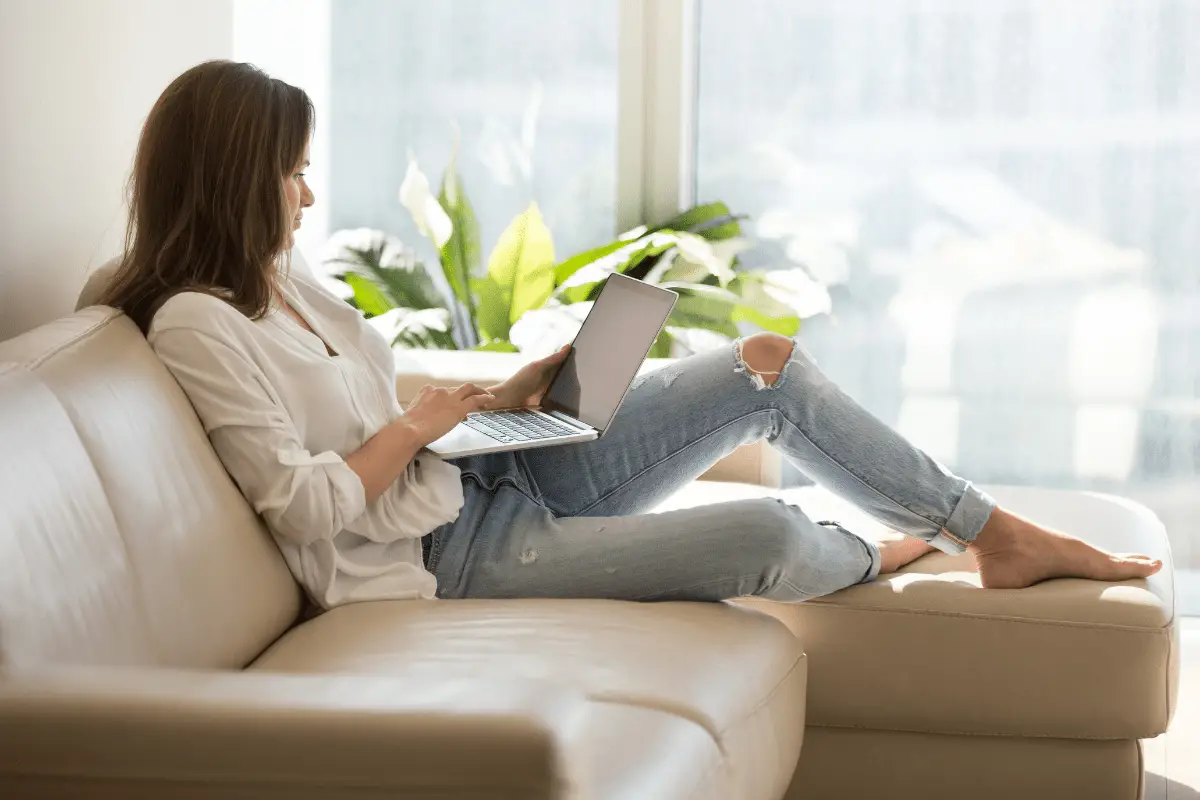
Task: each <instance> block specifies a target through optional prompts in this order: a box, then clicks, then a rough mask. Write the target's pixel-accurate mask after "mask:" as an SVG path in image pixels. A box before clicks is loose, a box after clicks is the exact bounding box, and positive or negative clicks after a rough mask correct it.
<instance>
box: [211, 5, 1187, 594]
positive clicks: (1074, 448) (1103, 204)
mask: <svg viewBox="0 0 1200 800" xmlns="http://www.w3.org/2000/svg"><path fill="white" fill-rule="evenodd" d="M270 5H271V3H270V2H262V1H260V2H249V0H242V2H240V3H239V4H235V7H237V9H238V20H239V22H238V38H237V47H238V49H239V50H240V51H241V52H240V53H239V55H240V56H241V57H245V58H248V59H250V60H254V61H257V62H258V63H260V64H262V65H263V66H265V67H267V68H268V69H271V70H272V71H274V72H276V73H277V74H280V75H281V76H282V77H285V78H291V79H294V80H297V81H298V82H303V83H304V85H305V86H306V88H309V89H310V90H311V91H313V94H314V97H315V98H316V100H317V103H318V116H319V118H320V120H319V127H318V131H317V139H316V141H315V142H314V154H315V157H314V167H313V173H314V183H315V184H316V187H315V188H316V190H317V193H318V195H320V201H321V203H323V204H324V205H325V208H324V209H322V210H321V214H323V215H325V216H323V217H316V218H315V219H316V220H318V224H315V225H313V226H311V229H310V228H309V226H308V224H307V223H306V230H305V232H304V235H305V236H308V237H310V238H309V240H308V241H307V242H303V241H302V244H309V245H311V246H312V247H314V248H315V247H317V246H319V245H320V244H321V243H322V242H321V240H322V239H323V237H327V236H328V235H329V234H330V233H332V232H334V231H337V230H340V229H355V228H373V229H379V230H381V231H386V232H387V233H389V234H391V235H394V236H396V237H398V238H399V239H400V240H401V241H402V242H404V244H405V245H406V246H408V247H412V248H414V250H415V252H416V255H417V256H418V257H419V258H421V259H422V260H427V261H430V262H433V261H436V257H437V256H436V252H435V251H434V250H433V248H432V246H431V245H429V243H428V241H427V238H426V237H423V236H422V235H421V234H420V233H419V232H418V230H417V228H416V227H415V225H414V223H413V218H412V215H411V214H410V213H409V212H407V211H406V210H405V208H404V207H403V206H402V205H401V203H400V201H399V199H398V197H397V193H398V189H399V187H400V184H401V182H402V181H403V180H404V178H405V174H406V170H407V169H408V165H409V163H410V160H412V159H415V160H416V162H417V163H418V164H419V165H420V167H421V169H422V170H423V171H424V173H425V174H426V175H427V176H428V178H429V180H430V183H431V184H432V186H433V191H434V192H435V193H436V192H437V190H438V185H439V183H440V181H441V176H442V173H443V170H444V169H445V167H446V165H447V163H448V162H449V160H450V158H451V155H452V153H453V152H454V151H455V147H456V146H457V158H456V162H455V163H456V165H457V169H458V172H459V174H460V175H461V178H462V182H463V185H464V187H465V188H466V191H467V193H468V194H469V197H470V201H471V203H472V204H473V206H474V209H475V212H476V215H477V217H478V219H479V229H480V246H481V248H482V250H483V259H484V262H486V259H487V253H488V251H489V250H490V249H491V248H492V247H493V245H494V244H495V243H496V242H497V240H498V239H499V237H500V235H501V232H502V230H504V229H505V227H506V226H507V225H509V222H510V220H512V219H513V218H514V216H515V215H518V214H519V213H521V211H522V209H524V208H526V207H527V206H528V204H529V203H530V201H536V203H537V205H538V207H539V208H540V210H541V214H542V215H543V216H544V218H545V222H546V226H547V227H548V228H549V230H550V231H551V232H552V233H553V238H554V249H555V252H556V254H557V255H558V256H566V255H570V254H572V253H576V252H579V251H581V250H584V249H586V248H589V247H594V246H597V245H600V244H603V243H605V242H609V241H611V240H612V238H613V236H614V235H615V234H616V233H618V232H619V230H618V228H619V227H620V226H619V225H618V222H617V221H618V220H622V221H625V220H630V219H640V218H641V217H640V216H639V215H641V216H644V214H642V212H643V211H644V209H645V208H647V207H650V206H653V203H652V202H647V198H646V197H644V196H641V197H639V198H638V199H637V202H639V203H641V204H642V205H640V206H638V207H636V208H633V207H631V206H630V203H632V202H634V201H631V200H629V199H627V193H626V192H624V191H623V190H622V180H623V179H624V178H623V176H624V175H625V174H626V172H625V170H627V169H628V168H629V165H631V164H632V165H634V169H635V170H641V171H642V174H643V175H650V174H655V175H657V174H659V173H657V172H651V171H654V170H658V169H660V168H661V166H662V164H661V159H657V158H654V157H648V156H653V155H654V153H656V152H660V151H656V150H654V149H653V148H652V147H650V146H648V145H647V144H646V143H647V142H648V141H651V140H654V141H658V142H659V143H661V141H663V140H662V133H661V130H658V131H657V132H656V131H655V130H654V129H653V126H654V125H656V124H659V123H661V118H662V116H663V114H664V109H668V110H669V109H675V108H677V109H678V117H679V118H678V119H668V120H667V122H668V123H669V124H668V125H667V127H668V128H670V129H671V131H672V133H673V135H674V134H679V135H678V137H677V139H676V140H674V141H676V142H677V143H679V144H681V147H680V148H679V152H681V153H683V154H684V156H685V158H686V157H688V154H689V153H694V163H690V162H689V163H688V164H686V165H685V168H684V169H681V170H673V171H668V172H666V173H663V174H667V175H670V176H673V178H674V180H675V181H676V182H677V183H679V185H678V186H660V185H655V180H649V181H644V183H647V184H649V187H648V191H649V192H651V193H654V192H658V193H660V194H661V195H662V196H663V197H666V199H667V202H668V204H670V203H672V202H673V197H672V194H671V192H672V191H676V192H677V191H679V189H680V187H682V188H683V191H684V202H683V203H681V204H680V206H684V205H687V204H689V203H690V202H696V203H701V202H708V201H723V202H724V203H726V204H727V205H728V207H729V208H730V209H731V210H732V211H733V212H735V213H739V214H745V215H747V218H746V220H745V221H744V222H743V229H744V232H745V234H746V235H747V236H748V237H749V238H751V239H753V240H754V241H755V242H756V247H755V248H754V249H753V250H750V251H749V252H745V253H742V254H741V255H740V266H741V267H742V268H743V269H780V270H781V269H788V270H798V269H799V270H804V271H805V272H807V274H808V275H809V276H810V277H811V278H812V279H815V281H816V282H817V283H819V284H821V285H822V286H823V287H824V288H827V289H828V299H829V309H830V312H829V313H828V314H824V313H822V314H817V315H816V316H811V317H810V318H807V319H805V320H804V321H803V330H802V333H801V336H802V338H803V341H804V343H805V346H806V347H807V348H808V349H809V350H810V351H811V352H813V354H814V355H815V356H816V357H817V358H818V360H819V361H820V362H821V363H822V365H823V367H824V368H825V369H826V371H827V372H829V373H830V374H831V376H832V377H834V378H835V379H836V380H837V381H839V382H840V383H841V384H842V385H843V386H844V387H845V388H846V389H847V390H848V391H849V392H850V393H851V394H853V395H854V396H855V397H856V398H858V399H859V400H860V401H862V402H863V403H864V404H865V405H866V406H867V407H868V408H870V409H871V410H872V411H874V412H875V413H876V414H877V415H879V416H880V417H882V418H883V419H884V420H885V421H887V422H888V423H890V424H893V425H895V426H897V427H898V428H899V429H900V430H901V431H902V432H904V433H905V434H907V435H909V436H910V437H912V438H913V439H914V440H915V441H916V442H917V443H919V444H920V445H922V446H923V447H924V448H926V449H927V450H929V451H930V452H931V453H932V454H934V455H935V456H936V457H938V458H939V459H942V460H943V461H945V462H946V463H947V464H949V465H950V466H952V467H953V468H955V469H956V470H958V471H960V472H961V473H962V474H964V475H968V476H970V477H971V478H972V479H974V480H977V481H981V482H991V483H1020V484H1036V485H1040V486H1047V487H1060V488H1075V489H1097V490H1103V491H1111V492H1114V493H1117V494H1121V495H1125V496H1128V497H1131V498H1133V499H1135V500H1138V501H1140V502H1142V503H1145V504H1146V505H1147V506H1149V507H1150V508H1152V509H1153V510H1154V511H1155V512H1156V513H1157V514H1158V515H1159V516H1160V517H1161V518H1162V519H1163V521H1164V522H1165V523H1166V526H1167V529H1168V531H1170V532H1171V535H1172V544H1173V547H1174V552H1175V558H1176V566H1177V567H1178V568H1182V569H1184V570H1188V569H1193V570H1194V569H1200V534H1198V533H1197V530H1198V528H1197V524H1196V522H1195V520H1197V519H1200V404H1198V403H1197V401H1196V399H1195V398H1196V395H1197V390H1198V389H1200V347H1198V346H1197V345H1198V343H1200V238H1198V237H1200V180H1198V179H1197V176H1200V68H1197V66H1196V65H1197V63H1200V62H1198V61H1197V56H1196V54H1197V53H1200V3H1194V2H1190V1H1189V0H989V1H988V2H964V1H963V0H695V1H694V2H681V3H667V4H663V5H664V6H671V7H675V8H680V9H687V10H686V12H680V13H675V14H674V16H672V17H668V18H667V20H666V22H665V23H664V21H663V20H658V21H657V22H655V24H654V25H647V26H644V28H643V29H642V30H641V31H640V33H639V36H640V37H641V38H640V40H639V41H636V42H633V41H629V36H630V34H629V30H630V28H629V26H628V25H626V24H625V20H626V18H627V16H628V15H629V14H630V13H631V9H636V8H638V7H639V3H638V2H637V0H593V1H591V2H587V3H581V2H565V1H564V0H494V1H493V2H476V1H475V0H447V1H444V2H436V3H418V2H395V1H393V0H338V1H337V2H323V3H322V2H318V3H309V4H305V5H306V8H309V9H310V11H309V12H306V14H302V15H299V16H298V19H299V22H294V23H291V24H295V25H298V26H300V28H301V29H302V30H299V31H298V32H297V39H292V40H289V41H288V42H287V48H291V49H295V48H296V42H297V40H299V41H301V42H302V43H303V47H302V48H301V49H302V50H303V51H304V53H305V58H304V59H300V58H299V57H297V56H296V55H295V54H291V55H289V54H288V53H286V52H283V51H284V50H285V49H286V48H280V47H279V46H278V45H274V46H272V45H271V44H270V41H271V37H270V36H269V35H266V34H265V33H264V31H265V30H266V29H267V28H269V27H270V26H271V25H277V20H278V16H273V15H269V14H267V15H264V14H262V13H256V11H255V9H256V8H257V9H258V10H259V12H261V10H262V9H263V8H267V7H269V6H270ZM313 8H316V9H318V10H317V11H315V12H314V11H311V9H313ZM292 16H293V17H297V15H292ZM656 26H657V27H656ZM647 31H649V33H648V32H647ZM670 36H673V37H675V39H679V38H680V37H682V40H683V41H686V42H688V43H689V46H688V47H684V48H683V49H682V52H683V53H684V58H682V59H679V60H676V61H672V60H671V59H670V58H666V59H662V58H656V54H658V53H661V52H662V49H661V47H659V42H658V41H656V39H655V37H663V38H662V39H661V41H664V42H665V41H667V37H670ZM675 39H671V41H675ZM672 52H673V51H672ZM631 60H632V63H631ZM680 61H682V65H680V63H679V62H680ZM301 62H303V63H301ZM664 64H665V65H666V66H665V67H664ZM314 65H315V66H314ZM631 74H632V75H636V76H639V78H638V81H635V82H633V83H632V84H631V83H630V82H628V81H627V80H626V79H625V76H627V75H631ZM630 87H633V88H630ZM664 87H666V89H665V91H667V92H668V93H669V92H671V91H674V92H677V93H679V94H681V95H683V96H684V97H683V99H684V100H686V102H679V103H676V104H674V105H664V104H663V103H662V97H663V94H662V92H663V91H664ZM656 92H657V94H656ZM631 93H632V94H631ZM634 95H636V96H634ZM638 103H641V105H638ZM631 108H632V109H634V111H635V112H636V113H632V114H631V113H630V109H631ZM656 120H657V122H656ZM672 125H673V127H672ZM647 126H649V127H647ZM645 131H650V132H649V133H645ZM643 134H645V135H643ZM656 135H657V136H658V137H659V138H658V139H655V138H654V137H655V136H656ZM631 143H632V144H631ZM630 147H636V148H642V149H640V150H639V151H638V152H637V153H636V154H634V156H635V157H632V158H631V157H630V153H629V152H628V148H630ZM659 183H661V181H659ZM689 191H690V192H691V196H690V197H689V196H688V192H689ZM628 196H629V197H638V194H637V192H634V193H633V194H632V195H628ZM659 199H660V200H661V197H660V198H659ZM649 221H650V222H660V221H662V220H661V219H659V220H649ZM794 274H795V273H794ZM438 280H441V279H440V277H439V278H438ZM442 288H443V289H444V288H445V287H442ZM823 296H824V295H823V292H819V293H818V301H816V302H815V304H814V302H813V301H812V297H811V296H810V297H809V299H808V300H807V301H806V302H809V304H810V306H811V307H810V308H806V309H804V311H803V313H801V314H799V316H807V315H808V314H811V313H812V312H813V311H817V310H821V309H823V306H822V303H821V302H820V301H819V300H820V297H823ZM790 478H791V479H792V480H798V477H797V476H795V475H793V476H790ZM1183 574H1184V575H1185V578H1186V575H1187V573H1186V572H1185V573H1183ZM1195 583H1196V582H1195V581H1193V582H1192V585H1193V586H1194V585H1195ZM1185 584H1186V581H1185ZM1189 593H1191V594H1192V599H1190V600H1189ZM1194 594H1195V589H1192V590H1189V589H1188V588H1187V586H1186V585H1185V588H1184V597H1183V600H1184V603H1185V605H1189V606H1190V607H1191V610H1192V611H1193V612H1198V611H1200V602H1198V599H1197V598H1196V597H1195V596H1194Z"/></svg>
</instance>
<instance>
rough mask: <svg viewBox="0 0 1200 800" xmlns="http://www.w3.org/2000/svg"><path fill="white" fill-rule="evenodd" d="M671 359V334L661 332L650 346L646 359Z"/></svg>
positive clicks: (664, 331)
mask: <svg viewBox="0 0 1200 800" xmlns="http://www.w3.org/2000/svg"><path fill="white" fill-rule="evenodd" d="M670 357H671V334H669V333H667V331H666V330H665V329H664V330H661V331H659V333H658V338H657V339H655V340H654V344H652V345H650V353H649V354H648V355H647V356H646V358H670Z"/></svg>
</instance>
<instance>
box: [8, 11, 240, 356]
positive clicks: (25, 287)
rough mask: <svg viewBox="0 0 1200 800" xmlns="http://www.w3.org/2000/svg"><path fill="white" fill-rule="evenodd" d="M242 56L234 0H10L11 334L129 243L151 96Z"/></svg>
mask: <svg viewBox="0 0 1200 800" xmlns="http://www.w3.org/2000/svg"><path fill="white" fill-rule="evenodd" d="M232 53H233V2H232V0H2V2H0V340H2V339H5V338H8V337H10V336H14V335H16V334H18V333H21V332H22V331H25V330H28V329H30V328H33V327H35V326H37V325H40V324H42V323H44V322H48V321H49V320H51V319H54V318H55V317H58V316H61V315H63V314H66V313H69V312H70V311H71V310H72V308H73V307H74V303H75V296H76V294H77V293H78V292H79V289H80V288H81V287H82V286H83V281H84V278H85V276H86V274H87V272H88V271H89V270H90V269H92V268H94V267H97V266H99V265H100V264H102V263H103V262H104V261H105V260H107V259H108V258H109V257H111V256H112V255H114V254H116V253H117V252H118V251H119V249H120V246H121V241H122V237H123V234H124V225H125V213H124V201H125V182H126V180H127V179H128V175H129V168H130V165H131V163H132V159H133V152H134V148H135V146H136V144H137V137H138V133H139V131H140V129H141V124H142V121H143V120H144V119H145V116H146V113H147V112H148V111H149V110H150V106H151V105H152V104H153V103H154V100H155V98H157V97H158V95H159V93H160V92H161V91H162V90H163V89H164V88H165V87H166V85H167V84H168V83H169V82H170V81H171V79H172V78H174V77H175V76H176V75H178V74H179V73H180V72H182V71H183V70H184V69H186V68H188V67H189V66H192V65H193V64H195V63H197V62H199V61H203V60H206V59H210V58H229V57H231V56H232Z"/></svg>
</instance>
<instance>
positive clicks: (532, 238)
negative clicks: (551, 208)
mask: <svg viewBox="0 0 1200 800" xmlns="http://www.w3.org/2000/svg"><path fill="white" fill-rule="evenodd" d="M472 284H473V286H474V287H475V288H476V291H478V293H479V306H478V313H477V322H478V324H479V332H480V334H481V335H482V336H483V337H484V338H487V339H507V338H508V330H509V328H511V327H512V324H513V323H514V322H516V321H517V320H519V319H520V318H521V315H522V314H524V313H525V312H526V311H528V310H530V309H532V308H539V307H541V305H542V304H543V303H545V302H546V300H547V299H549V297H550V295H551V294H552V293H553V292H554V243H553V242H552V241H551V239H550V231H549V229H548V228H547V227H546V223H545V221H544V220H543V219H542V214H541V211H539V210H538V207H537V203H530V204H529V208H527V209H526V210H525V211H523V212H522V213H520V214H518V215H517V217H516V218H515V219H514V220H513V221H512V222H511V223H510V224H509V226H508V228H506V229H505V231H504V233H502V234H500V241H498V242H497V243H496V247H495V249H494V250H492V255H491V257H490V258H489V259H488V274H487V277H486V278H483V279H481V280H475V281H472Z"/></svg>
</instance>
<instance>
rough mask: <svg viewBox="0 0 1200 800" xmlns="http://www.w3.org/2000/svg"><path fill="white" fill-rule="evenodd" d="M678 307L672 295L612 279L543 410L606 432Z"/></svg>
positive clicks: (554, 384) (557, 379) (548, 392)
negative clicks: (568, 416)
mask: <svg viewBox="0 0 1200 800" xmlns="http://www.w3.org/2000/svg"><path fill="white" fill-rule="evenodd" d="M674 303H675V294H674V293H673V292H668V291H667V290H665V289H659V288H658V287H655V286H649V285H647V284H644V283H642V282H641V281H638V280H634V279H633V278H621V277H618V278H609V280H608V282H607V283H605V285H604V289H603V290H602V291H601V292H600V296H599V297H597V298H596V303H595V305H593V306H592V310H591V312H590V313H589V314H588V316H587V319H585V320H584V321H583V327H582V328H580V330H579V335H578V336H576V337H575V342H574V344H572V346H571V354H570V355H568V356H567V361H566V363H564V364H563V367H562V369H561V370H560V371H559V373H558V375H557V376H556V377H555V378H554V382H553V383H552V384H550V389H549V391H547V392H546V401H545V405H546V406H547V407H548V408H551V409H554V410H556V411H561V412H563V413H564V414H569V415H571V416H572V417H575V419H578V420H581V421H582V422H586V423H587V424H588V425H591V426H592V427H593V428H596V429H597V430H604V429H605V428H606V427H608V423H609V422H610V421H612V418H613V415H614V414H616V413H617V406H619V405H620V403H621V398H622V397H623V396H624V395H625V390H626V389H628V388H629V384H631V383H633V378H634V376H635V375H637V371H638V367H640V366H641V365H642V361H644V360H645V359H646V354H647V353H648V352H650V346H651V345H653V344H654V339H655V337H656V336H657V335H658V332H659V330H661V329H662V326H663V323H664V322H665V321H666V318H667V315H668V314H670V313H671V307H672V306H673V305H674Z"/></svg>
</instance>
